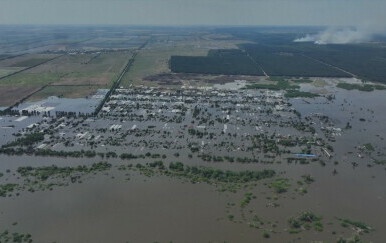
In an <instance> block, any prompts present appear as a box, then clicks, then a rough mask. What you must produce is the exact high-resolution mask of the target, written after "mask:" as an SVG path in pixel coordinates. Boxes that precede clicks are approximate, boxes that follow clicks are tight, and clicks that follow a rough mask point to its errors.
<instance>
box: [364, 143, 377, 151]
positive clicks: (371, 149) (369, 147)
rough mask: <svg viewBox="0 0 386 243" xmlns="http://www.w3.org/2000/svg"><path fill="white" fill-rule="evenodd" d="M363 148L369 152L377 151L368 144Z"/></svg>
mask: <svg viewBox="0 0 386 243" xmlns="http://www.w3.org/2000/svg"><path fill="white" fill-rule="evenodd" d="M363 147H364V148H365V149H367V150H368V151H374V150H375V149H374V146H373V145H372V144H371V143H366V144H364V145H363Z"/></svg>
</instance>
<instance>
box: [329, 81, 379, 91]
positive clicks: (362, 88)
mask: <svg viewBox="0 0 386 243" xmlns="http://www.w3.org/2000/svg"><path fill="white" fill-rule="evenodd" d="M336 87H338V88H341V89H346V90H354V89H355V90H359V91H366V92H371V91H374V89H375V88H376V87H374V86H373V85H371V84H365V85H361V84H349V83H338V84H337V85H336ZM381 87H383V86H382V85H377V89H380V88H381Z"/></svg>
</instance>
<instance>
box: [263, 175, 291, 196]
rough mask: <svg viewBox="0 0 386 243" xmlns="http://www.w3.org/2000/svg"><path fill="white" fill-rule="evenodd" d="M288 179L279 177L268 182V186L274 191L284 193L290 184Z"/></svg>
mask: <svg viewBox="0 0 386 243" xmlns="http://www.w3.org/2000/svg"><path fill="white" fill-rule="evenodd" d="M288 181H289V179H286V178H279V179H276V180H274V181H273V182H271V183H269V184H268V186H269V187H270V188H273V189H274V191H275V192H276V193H284V192H286V191H288V189H289V188H290V186H291V185H290V184H289V183H288Z"/></svg>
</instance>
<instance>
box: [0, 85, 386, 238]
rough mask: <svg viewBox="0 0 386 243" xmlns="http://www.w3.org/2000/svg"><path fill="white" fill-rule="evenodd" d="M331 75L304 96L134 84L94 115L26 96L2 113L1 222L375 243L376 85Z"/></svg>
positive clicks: (104, 231)
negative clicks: (348, 85)
mask: <svg viewBox="0 0 386 243" xmlns="http://www.w3.org/2000/svg"><path fill="white" fill-rule="evenodd" d="M291 82H295V81H291ZM339 82H341V80H338V79H325V80H321V79H314V80H312V83H311V81H310V82H304V83H301V84H300V90H301V91H302V92H312V93H315V94H318V95H319V96H318V97H314V98H307V97H295V98H291V97H287V96H286V92H285V91H283V90H281V91H272V90H271V91H270V90H266V89H251V88H249V86H248V84H249V83H248V82H246V81H243V80H238V81H236V82H234V83H227V84H224V85H215V87H214V88H213V87H210V86H208V87H205V88H200V87H191V88H187V87H185V88H182V89H177V90H176V89H165V88H162V87H160V88H147V87H143V86H138V87H131V88H129V89H117V90H116V91H115V93H114V94H112V95H111V96H110V98H109V100H107V102H106V103H105V104H104V106H103V107H102V109H101V111H100V112H99V113H98V114H97V115H95V116H90V115H85V114H83V113H89V112H90V110H87V109H86V108H83V107H80V108H79V107H78V106H77V105H76V103H71V102H70V101H69V102H67V99H60V101H61V102H62V105H61V106H59V105H56V106H55V105H49V104H50V103H49V102H50V101H45V102H48V103H44V105H41V106H42V107H57V108H56V110H52V111H51V113H50V114H47V113H44V111H42V112H41V113H39V114H38V113H36V111H35V112H34V111H33V109H31V110H28V109H26V108H27V107H31V105H32V104H24V105H22V106H21V107H20V110H24V111H23V115H13V116H10V115H5V116H2V117H1V120H0V123H1V126H2V129H1V136H2V137H1V140H0V141H1V145H2V147H1V150H0V152H1V155H0V161H1V162H2V163H1V164H0V172H1V177H0V182H1V184H0V185H1V188H0V194H1V195H2V197H0V213H1V218H2V220H1V221H0V228H1V229H4V230H8V231H9V232H10V233H12V232H18V233H21V234H31V238H32V239H33V240H34V242H170V241H172V242H260V241H263V240H264V241H268V242H315V241H317V242H338V240H339V239H347V240H348V239H350V238H351V239H357V238H359V239H360V240H362V241H364V242H382V240H383V239H384V238H385V233H384V232H383V230H382V229H383V227H384V225H386V218H384V217H382V216H383V215H386V207H385V205H386V189H385V187H384V185H385V183H386V168H385V165H386V162H385V154H384V151H386V148H385V143H384V141H383V140H384V137H385V136H386V131H385V129H384V124H383V122H382V121H384V120H385V119H386V115H385V114H384V112H383V105H382V104H384V102H385V99H386V98H385V95H384V94H385V91H382V90H375V91H372V92H363V91H358V90H345V89H340V88H337V87H335V85H336V83H339ZM98 97H99V96H98ZM98 97H94V98H98ZM102 99H103V95H102V94H101V96H100V97H99V101H101V100H102ZM51 102H53V103H55V102H57V101H56V100H55V99H54V100H53V101H51ZM73 102H76V99H74V100H73ZM39 104H40V103H39ZM35 105H36V104H35ZM97 105H98V104H97V102H96V105H95V106H94V107H96V106H97ZM86 106H88V105H86ZM66 107H68V108H71V109H69V110H66V109H65V108H66ZM90 109H91V105H90ZM71 111H76V112H71ZM12 124H13V125H14V126H11V125H12ZM31 124H33V126H31ZM101 161H103V162H101ZM52 165H55V166H52ZM149 232H151V233H149ZM0 234H1V232H0ZM0 237H1V236H0ZM0 239H2V238H0ZM340 242H344V241H340ZM347 242H348V241H347Z"/></svg>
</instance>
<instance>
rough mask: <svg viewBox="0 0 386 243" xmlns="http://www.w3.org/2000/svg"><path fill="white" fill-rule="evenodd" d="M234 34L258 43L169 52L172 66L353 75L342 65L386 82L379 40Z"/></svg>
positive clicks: (216, 71) (185, 69) (182, 69)
mask: <svg viewBox="0 0 386 243" xmlns="http://www.w3.org/2000/svg"><path fill="white" fill-rule="evenodd" d="M237 34H238V33H236V34H235V35H236V37H239V38H240V37H242V38H245V39H247V40H250V41H255V42H258V43H255V44H254V43H252V44H242V45H239V48H240V49H239V50H237V49H230V50H211V51H209V53H208V55H207V56H201V57H197V56H194V57H193V56H172V57H171V60H170V68H171V70H172V71H173V72H178V73H202V74H234V75H237V74H243V75H263V73H262V70H261V68H262V69H263V70H264V71H265V72H266V73H267V74H268V75H269V76H288V77H351V76H352V75H350V74H348V73H346V72H343V71H341V70H339V69H343V70H345V71H347V72H350V73H352V74H354V75H356V76H358V77H360V78H362V79H364V80H370V81H377V82H383V83H386V49H385V48H384V47H383V46H381V45H379V44H346V45H315V44H312V43H294V42H292V41H290V40H293V38H294V37H295V36H294V34H261V33H254V34H250V35H247V36H245V34H244V33H243V35H242V36H237ZM240 35H241V34H240ZM260 67H261V68H260Z"/></svg>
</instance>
